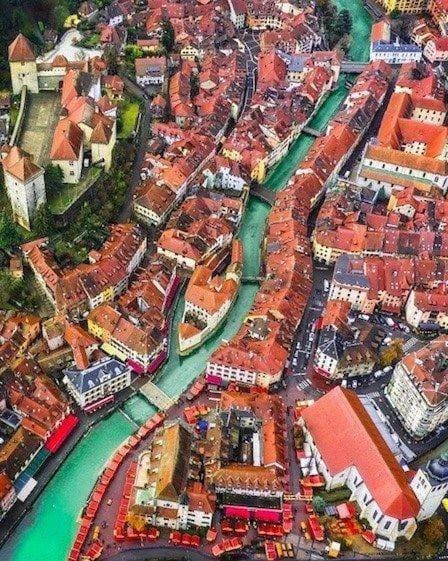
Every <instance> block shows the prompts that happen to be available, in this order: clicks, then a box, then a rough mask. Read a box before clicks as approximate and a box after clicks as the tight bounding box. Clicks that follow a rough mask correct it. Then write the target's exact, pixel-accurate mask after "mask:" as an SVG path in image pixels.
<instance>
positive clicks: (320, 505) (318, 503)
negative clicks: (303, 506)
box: [312, 495, 327, 514]
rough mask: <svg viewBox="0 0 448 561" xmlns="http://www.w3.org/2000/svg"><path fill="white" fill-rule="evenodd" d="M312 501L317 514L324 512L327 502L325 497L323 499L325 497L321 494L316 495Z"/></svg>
mask: <svg viewBox="0 0 448 561" xmlns="http://www.w3.org/2000/svg"><path fill="white" fill-rule="evenodd" d="M312 503H313V508H314V510H315V512H317V514H324V512H325V507H326V506H327V503H326V502H325V499H323V497H321V496H319V495H314V497H313V500H312Z"/></svg>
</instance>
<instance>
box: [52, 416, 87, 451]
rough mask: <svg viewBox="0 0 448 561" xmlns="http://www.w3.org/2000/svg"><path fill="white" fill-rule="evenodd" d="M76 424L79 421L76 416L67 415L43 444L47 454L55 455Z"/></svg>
mask: <svg viewBox="0 0 448 561" xmlns="http://www.w3.org/2000/svg"><path fill="white" fill-rule="evenodd" d="M78 423H79V419H78V417H76V415H68V416H67V417H65V419H64V420H63V421H62V423H61V424H60V425H59V427H58V428H57V429H56V430H55V431H54V432H53V433H52V434H51V435H50V436H49V438H48V440H47V442H46V443H45V448H46V449H47V450H48V451H49V452H52V453H53V454H55V453H56V452H57V451H58V450H59V448H60V447H61V446H62V444H64V442H65V441H66V440H67V438H68V437H69V436H70V434H71V433H72V431H73V429H74V428H75V427H76V425H77V424H78Z"/></svg>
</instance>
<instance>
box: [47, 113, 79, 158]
mask: <svg viewBox="0 0 448 561" xmlns="http://www.w3.org/2000/svg"><path fill="white" fill-rule="evenodd" d="M82 141H83V132H82V130H81V129H80V128H79V127H78V125H76V124H75V123H72V122H71V121H70V120H69V119H61V120H60V121H59V123H58V124H57V126H56V129H55V131H54V136H53V144H52V146H51V154H50V158H51V159H52V160H77V159H78V158H79V153H80V150H81V147H82Z"/></svg>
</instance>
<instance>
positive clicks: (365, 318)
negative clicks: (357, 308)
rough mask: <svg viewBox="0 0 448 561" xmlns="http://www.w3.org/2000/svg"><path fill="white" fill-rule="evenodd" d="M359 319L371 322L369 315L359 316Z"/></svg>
mask: <svg viewBox="0 0 448 561" xmlns="http://www.w3.org/2000/svg"><path fill="white" fill-rule="evenodd" d="M359 319H363V320H364V321H369V319H370V316H369V315H368V314H359Z"/></svg>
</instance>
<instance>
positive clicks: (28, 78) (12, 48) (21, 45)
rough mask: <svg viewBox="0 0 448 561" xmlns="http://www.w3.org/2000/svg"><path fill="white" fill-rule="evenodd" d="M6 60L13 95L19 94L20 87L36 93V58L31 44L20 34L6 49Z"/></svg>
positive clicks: (37, 86)
mask: <svg viewBox="0 0 448 561" xmlns="http://www.w3.org/2000/svg"><path fill="white" fill-rule="evenodd" d="M8 60H9V69H10V72H11V83H12V90H13V92H14V94H19V93H20V91H21V90H22V86H26V87H27V88H28V90H29V91H30V92H31V93H38V92H39V84H38V81H37V64H36V56H35V54H34V51H33V47H32V46H31V43H30V42H29V41H28V39H27V38H26V37H25V36H24V35H22V34H21V33H20V34H19V35H17V37H16V38H15V39H14V41H13V42H12V43H11V44H10V45H9V47H8Z"/></svg>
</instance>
